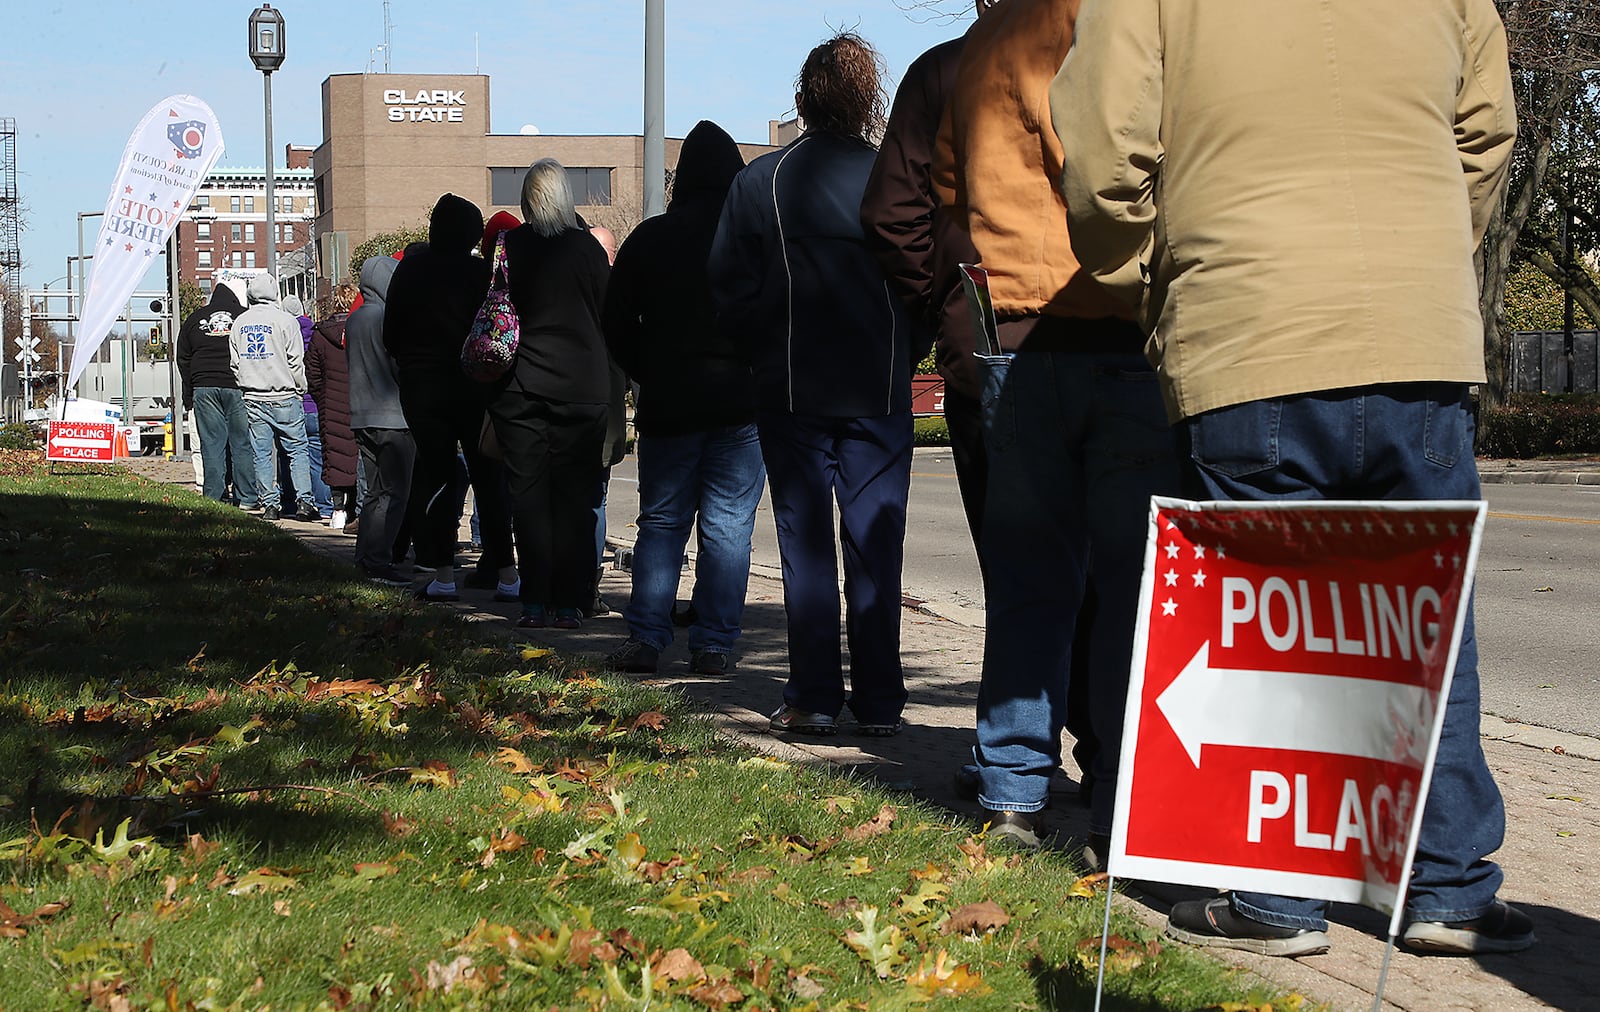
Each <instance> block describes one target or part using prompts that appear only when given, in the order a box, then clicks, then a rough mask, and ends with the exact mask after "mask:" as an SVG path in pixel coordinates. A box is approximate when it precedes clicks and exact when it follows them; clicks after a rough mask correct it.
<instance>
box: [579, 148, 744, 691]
mask: <svg viewBox="0 0 1600 1012" xmlns="http://www.w3.org/2000/svg"><path fill="white" fill-rule="evenodd" d="M743 168H744V158H743V156H742V155H740V154H739V146H738V145H737V144H735V143H734V141H733V138H732V137H729V136H728V134H727V133H726V132H725V131H724V130H723V129H722V128H721V127H719V126H717V125H716V124H715V123H712V122H709V121H706V120H702V121H701V122H700V123H698V124H696V125H695V127H694V129H693V130H690V131H689V135H688V136H687V137H685V138H684V139H683V148H682V150H681V152H680V153H679V155H678V170H677V175H676V177H675V178H674V180H673V185H672V203H671V204H670V205H668V207H667V211H666V213H665V214H662V215H658V216H656V217H654V218H651V219H649V220H647V221H643V222H641V223H640V224H639V226H638V227H637V228H635V229H634V230H633V233H632V234H631V235H629V236H628V240H627V242H625V243H623V244H622V250H621V251H620V252H619V253H618V254H617V261H616V264H615V266H614V267H613V268H612V271H611V282H610V284H609V285H608V286H607V288H606V304H605V314H604V317H603V319H602V322H603V323H604V325H605V333H606V344H607V346H608V347H609V348H610V349H611V355H612V358H613V359H615V361H616V362H617V364H618V365H620V366H621V367H622V369H623V371H624V372H625V373H626V374H627V376H628V378H629V379H630V380H632V381H633V382H634V383H636V384H638V391H639V393H638V411H637V412H636V414H635V416H634V425H635V426H636V427H637V428H638V430H639V444H638V460H639V521H638V529H639V533H638V539H637V541H635V543H634V546H633V594H632V596H631V597H630V598H629V601H628V607H627V610H626V611H625V612H624V615H623V617H624V618H625V619H626V620H627V623H628V639H627V640H626V642H624V643H623V644H622V645H621V646H620V647H618V648H617V649H616V650H614V651H613V652H612V653H611V654H610V655H609V656H608V657H607V658H606V660H607V662H608V663H609V664H611V665H612V666H613V667H615V668H617V669H618V670H621V671H626V672H632V673H635V674H653V673H655V671H656V668H657V665H658V664H659V662H660V657H661V651H662V650H664V649H665V648H666V647H667V646H668V644H670V643H671V642H672V638H673V622H672V607H673V604H674V602H675V601H676V599H677V592H678V577H679V574H680V573H681V568H680V564H679V560H680V559H681V558H682V556H683V550H684V547H685V546H686V545H687V543H688V540H689V532H690V531H691V530H698V535H699V537H698V543H699V552H698V554H697V556H696V559H695V583H694V597H693V605H692V610H693V614H694V616H695V618H694V623H693V625H692V626H691V627H690V629H689V670H690V671H691V672H694V673H695V674H702V675H713V676H714V675H722V674H726V673H727V671H728V668H729V661H728V656H729V654H730V653H731V652H732V650H733V646H734V643H735V642H736V641H737V640H738V638H739V632H740V628H739V627H740V622H741V621H742V618H743V615H744V599H745V591H746V589H747V587H748V584H749V580H750V537H751V534H752V532H753V531H754V530H755V522H756V505H757V504H758V503H759V502H760V501H761V491H762V489H763V488H764V487H765V484H766V469H765V467H764V466H763V465H762V463H761V444H760V441H759V439H758V437H757V434H756V425H755V421H756V396H755V395H756V390H755V376H754V375H753V374H752V373H751V371H750V359H749V348H748V346H747V345H746V344H745V343H744V342H743V341H741V340H740V339H739V336H738V335H736V334H732V333H729V332H728V331H726V330H725V329H724V328H723V327H722V326H721V325H720V324H719V322H718V320H717V314H716V310H715V308H714V306H713V304H712V301H711V288H710V283H709V282H708V281H707V278H706V260H707V258H708V257H709V256H710V253H711V240H712V237H713V236H714V235H715V234H716V230H717V219H718V217H719V216H720V214H721V212H722V203H723V200H724V199H725V198H726V197H727V194H728V187H729V186H731V185H732V183H733V179H734V177H735V176H737V175H738V174H739V172H740V171H741V170H742V169H743Z"/></svg>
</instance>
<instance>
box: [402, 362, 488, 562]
mask: <svg viewBox="0 0 1600 1012" xmlns="http://www.w3.org/2000/svg"><path fill="white" fill-rule="evenodd" d="M407 380H408V377H406V376H403V375H402V376H401V378H400V406H401V408H403V409H404V411H405V414H406V424H407V425H409V426H410V427H411V438H412V439H413V440H415V441H416V444H417V465H416V473H415V476H414V478H413V481H412V485H411V494H412V495H413V496H414V497H420V501H414V502H412V504H411V516H412V519H413V522H414V523H416V524H417V525H418V526H416V527H415V528H414V529H413V530H412V531H411V540H412V544H414V545H415V546H416V550H417V561H418V562H419V563H423V564H426V565H431V566H453V565H455V557H456V542H457V540H458V537H459V534H460V528H461V507H460V503H459V502H458V501H457V499H456V496H455V494H454V492H453V488H454V485H455V477H456V454H457V453H458V452H464V453H465V454H466V458H467V472H468V474H469V476H470V477H471V479H472V493H473V495H474V496H475V497H476V498H477V502H478V519H479V524H480V528H481V530H482V532H483V533H482V537H483V557H482V559H481V560H480V561H479V563H478V566H479V568H480V569H488V570H491V571H492V570H495V569H499V568H500V567H501V566H509V565H511V562H512V551H511V515H510V511H509V509H508V508H507V504H506V501H505V495H504V491H503V489H504V485H503V484H502V481H503V476H502V473H501V464H500V461H498V460H494V459H492V458H489V457H485V456H484V455H483V454H481V453H479V452H478V442H479V438H480V436H481V435H482V433H483V415H484V407H483V395H482V394H481V393H479V392H478V391H476V390H474V389H472V388H470V387H468V386H467V385H466V381H465V380H463V381H462V382H461V383H459V384H457V383H448V384H444V383H438V382H437V381H429V380H424V381H422V382H416V381H412V382H407ZM458 447H459V450H458Z"/></svg>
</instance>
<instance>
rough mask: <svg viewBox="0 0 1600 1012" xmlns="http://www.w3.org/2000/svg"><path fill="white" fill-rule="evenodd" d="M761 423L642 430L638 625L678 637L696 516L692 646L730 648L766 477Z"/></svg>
mask: <svg viewBox="0 0 1600 1012" xmlns="http://www.w3.org/2000/svg"><path fill="white" fill-rule="evenodd" d="M766 480H767V472H766V468H765V467H764V466H763V465H762V463H761V443H760V440H759V439H758V438H757V436H756V427H755V426H754V425H740V426H734V427H731V428H724V429H713V430H711V431H709V432H695V433H690V434H687V435H682V436H650V435H646V436H641V437H640V439H639V537H638V540H637V541H636V542H635V543H634V547H633V596H632V597H631V598H630V599H629V601H628V608H627V611H626V613H625V614H624V618H626V619H627V622H628V634H629V635H630V636H633V637H634V638H636V639H640V640H643V641H644V642H646V643H648V644H650V645H651V646H653V647H655V648H656V649H657V650H660V649H662V648H664V647H665V646H666V645H667V644H669V643H671V642H672V606H673V604H674V602H675V601H676V600H677V597H678V576H679V573H680V572H682V569H681V566H680V560H681V559H682V558H683V549H684V546H685V545H687V544H688V541H689V531H690V530H691V529H692V528H694V527H695V526H696V514H698V520H699V525H698V526H699V530H698V535H699V537H698V540H699V546H700V548H699V554H698V555H697V557H696V559H695V580H694V613H695V616H696V618H695V624H694V626H693V627H692V628H691V629H690V630H689V649H690V650H714V651H717V652H719V653H727V652H728V651H729V650H731V649H732V648H733V644H734V641H735V640H737V639H738V638H739V622H740V620H741V619H742V618H743V617H744V595H745V590H746V588H747V587H748V586H749V583H750V536H751V534H752V532H753V531H754V530H755V526H756V505H757V504H758V503H759V502H760V501H761V490H762V488H763V487H764V486H765V485H766Z"/></svg>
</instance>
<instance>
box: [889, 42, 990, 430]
mask: <svg viewBox="0 0 1600 1012" xmlns="http://www.w3.org/2000/svg"><path fill="white" fill-rule="evenodd" d="M965 44H966V36H964V35H963V36H962V37H960V38H957V39H951V40H950V41H949V42H944V43H940V44H939V45H937V46H934V47H933V48H932V49H930V50H928V51H927V52H926V53H923V54H922V55H921V56H919V57H917V58H916V59H915V60H913V61H912V63H911V66H910V67H909V68H907V69H906V75H905V77H904V78H902V79H901V81H900V90H899V91H898V92H896V93H895V96H894V109H893V110H892V111H891V112H890V113H889V124H888V127H887V128H886V129H885V131H884V135H883V143H882V144H881V145H880V146H879V148H878V160H877V162H876V163H875V164H874V165H873V167H872V175H871V176H870V177H869V178H868V179H867V192H866V195H865V196H864V197H863V198H862V201H861V225H862V228H863V229H864V230H865V232H866V239H867V248H868V249H870V250H871V251H872V253H873V255H874V256H875V257H877V260H878V263H879V265H881V266H882V267H883V272H884V273H885V274H886V275H888V277H889V282H890V284H891V285H892V286H893V287H894V289H895V293H896V294H897V295H899V296H900V297H901V298H902V299H903V300H904V301H905V303H906V308H907V309H908V310H909V311H910V312H911V316H912V318H913V319H914V320H915V321H916V322H917V324H918V325H919V326H923V327H926V328H928V329H929V330H931V331H933V333H934V334H935V335H937V338H938V346H939V355H938V363H939V375H941V376H943V377H944V378H945V382H947V383H948V384H949V385H950V389H952V390H954V391H957V392H958V393H962V394H965V395H966V396H967V397H969V398H972V399H976V398H977V397H978V363H977V359H976V358H974V357H973V352H974V350H975V348H976V343H977V342H976V338H975V331H974V330H973V325H972V312H971V310H969V309H968V308H967V300H966V296H965V295H964V294H963V292H962V289H961V276H960V274H959V272H958V268H957V265H958V264H961V263H974V264H975V263H977V262H978V251H977V250H976V249H974V248H973V245H972V238H971V236H969V235H968V234H967V233H966V231H965V230H964V229H963V228H962V227H961V226H960V225H959V224H957V223H956V221H955V219H953V218H952V217H951V216H950V215H948V214H946V213H944V212H943V211H941V210H940V209H939V198H938V196H937V195H935V193H934V190H933V148H934V141H935V140H936V139H937V137H938V134H939V121H940V119H941V118H942V117H943V116H944V107H945V103H946V102H947V101H948V99H949V96H950V94H951V93H952V92H953V91H954V90H955V83H956V69H957V67H959V66H960V64H961V50H962V47H963V46H965Z"/></svg>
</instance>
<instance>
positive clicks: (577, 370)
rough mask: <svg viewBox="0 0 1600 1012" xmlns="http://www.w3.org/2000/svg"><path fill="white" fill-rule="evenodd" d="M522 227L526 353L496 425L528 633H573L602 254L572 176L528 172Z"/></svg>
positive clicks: (590, 490) (512, 247)
mask: <svg viewBox="0 0 1600 1012" xmlns="http://www.w3.org/2000/svg"><path fill="white" fill-rule="evenodd" d="M522 216H523V219H524V222H525V223H524V224H523V225H521V226H519V227H518V228H514V229H512V230H511V231H510V232H507V233H506V234H505V240H504V241H505V257H506V274H507V281H508V287H509V291H510V296H511V304H512V306H513V307H514V308H515V310H516V313H517V322H518V327H519V334H520V338H519V342H518V345H517V356H516V359H515V360H514V361H513V362H512V365H511V369H510V371H509V372H507V373H506V375H505V376H504V377H503V378H502V379H500V380H499V381H498V382H497V383H495V384H494V385H493V390H494V393H493V395H492V397H491V399H490V401H489V418H490V420H491V421H492V423H493V425H494V434H495V437H496V438H497V439H498V440H499V443H500V448H501V451H502V452H503V454H504V456H505V462H506V478H507V482H508V484H509V485H510V488H511V509H512V515H513V517H514V520H515V528H516V535H517V561H518V564H519V566H520V567H521V575H522V615H521V617H520V618H518V619H517V626H518V627H519V628H524V629H542V628H545V627H547V626H548V627H554V628H557V629H576V628H578V627H579V626H581V625H582V624H583V609H584V608H585V607H587V606H588V605H589V604H591V603H592V602H593V601H594V593H595V587H594V575H595V571H594V525H595V519H594V511H595V507H596V506H598V505H599V500H600V471H601V464H600V462H601V448H602V446H603V445H604V443H605V437H606V414H607V411H606V400H607V398H608V396H609V394H610V380H609V377H608V370H609V368H610V364H611V363H610V356H608V355H607V354H606V344H605V338H604V337H603V336H602V334H601V331H600V307H601V305H602V304H603V302H604V300H605V291H606V275H607V274H608V273H609V272H610V267H609V266H608V265H607V263H606V254H605V250H603V249H601V247H600V244H599V243H597V242H595V240H594V237H593V236H591V235H590V234H589V232H588V230H587V229H586V228H584V227H583V226H582V225H581V224H580V222H579V220H578V213H577V210H576V208H575V207H574V206H573V203H572V188H571V184H569V183H568V182H567V170H566V168H565V167H564V166H563V165H562V164H561V163H560V162H558V161H556V160H555V159H554V158H543V159H540V160H539V161H537V162H534V163H533V164H532V165H530V166H529V167H528V173H527V176H526V177H524V179H523V184H522Z"/></svg>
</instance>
